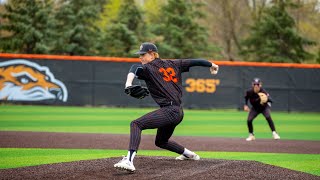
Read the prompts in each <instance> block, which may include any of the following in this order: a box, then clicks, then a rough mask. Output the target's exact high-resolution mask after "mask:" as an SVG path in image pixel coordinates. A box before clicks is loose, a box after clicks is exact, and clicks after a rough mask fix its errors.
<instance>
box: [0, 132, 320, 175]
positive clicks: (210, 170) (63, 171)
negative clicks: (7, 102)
mask: <svg viewBox="0 0 320 180" xmlns="http://www.w3.org/2000/svg"><path fill="white" fill-rule="evenodd" d="M0 137H1V138H0V147H1V148H4V147H16V148H84V149H124V152H125V150H126V149H127V146H128V141H129V136H128V135H108V134H79V133H42V132H10V131H7V132H6V131H0ZM173 139H174V140H176V141H177V142H179V143H181V144H182V145H185V146H186V147H187V148H189V149H192V150H195V151H200V150H201V151H233V152H234V151H240V152H277V153H279V152H280V153H284V152H285V153H304V154H309V153H311V154H319V153H320V152H319V150H320V144H319V142H318V141H295V140H280V141H275V140H272V139H260V140H259V139H258V140H257V141H255V142H246V141H244V139H237V138H209V137H173ZM153 140H154V136H151V135H148V136H142V142H141V146H140V149H158V148H157V147H156V146H155V145H154V143H153ZM120 159H121V158H120V157H119V158H108V159H98V160H87V161H77V162H69V163H57V164H47V165H40V166H33V167H24V168H14V169H3V170H0V179H130V180H133V179H183V180H189V179H198V180H200V179H201V180H202V179H290V180H295V179H297V180H298V179H299V180H301V179H308V180H309V179H311V180H312V179H320V176H314V175H311V174H307V173H303V172H298V171H293V170H289V169H285V168H280V167H276V166H271V165H267V164H263V163H260V162H256V161H235V160H217V159H214V160H213V159H201V160H200V161H177V160H175V159H174V158H169V157H144V156H137V157H136V158H135V160H134V165H135V167H136V169H137V170H136V172H135V173H128V172H124V171H119V170H116V169H114V168H113V164H114V163H116V162H117V161H119V160H120Z"/></svg>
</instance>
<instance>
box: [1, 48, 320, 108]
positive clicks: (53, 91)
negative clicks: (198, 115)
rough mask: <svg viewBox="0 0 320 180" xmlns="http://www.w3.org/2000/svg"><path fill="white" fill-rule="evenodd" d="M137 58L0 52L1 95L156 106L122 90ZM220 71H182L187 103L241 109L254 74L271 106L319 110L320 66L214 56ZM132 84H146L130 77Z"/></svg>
mask: <svg viewBox="0 0 320 180" xmlns="http://www.w3.org/2000/svg"><path fill="white" fill-rule="evenodd" d="M139 62H140V61H139V59H138V58H119V57H89V56H56V55H30V54H4V53H3V54H0V100H1V102H4V103H7V102H9V103H26V104H52V105H72V106H74V105H76V106H84V105H90V106H102V105H105V106H120V107H127V106H129V107H156V104H155V102H154V101H153V100H152V99H151V98H150V97H147V98H146V99H143V100H136V99H133V98H130V97H128V96H127V95H126V94H124V83H125V80H126V76H127V73H128V70H129V68H130V67H131V65H132V64H134V63H139ZM214 62H215V63H216V64H218V65H219V66H220V70H219V74H218V75H216V76H212V75H211V74H210V72H209V69H206V68H203V67H193V68H191V69H190V72H189V73H184V74H183V81H182V84H183V87H184V92H183V93H184V95H183V102H184V104H183V106H184V107H186V108H200V109H201V108H205V109H209V108H223V109H225V108H227V109H242V106H243V103H244V94H245V91H246V90H247V89H248V88H250V86H251V81H252V79H253V78H255V77H259V78H260V79H261V80H262V82H263V88H265V89H266V90H267V91H268V92H269V93H270V95H271V96H272V98H273V100H274V103H273V105H272V108H273V110H276V111H314V112H320V101H319V100H320V65H319V64H292V63H290V64H289V63H258V62H230V61H214ZM134 83H135V84H143V85H144V84H145V83H144V82H143V81H139V80H135V81H134Z"/></svg>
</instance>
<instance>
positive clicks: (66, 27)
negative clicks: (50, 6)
mask: <svg viewBox="0 0 320 180" xmlns="http://www.w3.org/2000/svg"><path fill="white" fill-rule="evenodd" d="M58 5H59V10H58V11H57V13H56V16H55V17H56V20H57V21H58V23H57V29H56V31H57V33H58V37H57V39H56V41H55V47H54V53H55V54H69V55H94V54H96V53H97V52H96V48H97V47H96V46H97V45H96V43H97V41H98V38H99V29H98V28H97V26H96V25H95V23H94V22H96V21H97V19H98V18H99V13H100V10H101V9H100V7H99V4H97V3H95V2H94V1H92V0H81V1H77V0H58Z"/></svg>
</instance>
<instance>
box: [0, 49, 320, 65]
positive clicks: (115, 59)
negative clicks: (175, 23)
mask: <svg viewBox="0 0 320 180" xmlns="http://www.w3.org/2000/svg"><path fill="white" fill-rule="evenodd" d="M0 58H24V59H39V60H41V59H44V60H73V61H109V62H140V60H139V58H126V57H101V56H62V55H44V54H9V53H0ZM210 61H212V62H214V63H216V64H218V65H220V66H255V67H283V68H320V64H296V63H269V62H241V61H216V60H210Z"/></svg>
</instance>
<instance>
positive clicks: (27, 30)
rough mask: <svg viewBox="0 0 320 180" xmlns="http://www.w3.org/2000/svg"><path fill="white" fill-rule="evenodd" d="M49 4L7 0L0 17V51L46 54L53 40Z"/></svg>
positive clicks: (51, 9) (35, 0)
mask: <svg viewBox="0 0 320 180" xmlns="http://www.w3.org/2000/svg"><path fill="white" fill-rule="evenodd" d="M52 11H53V2H52V1H51V0H47V1H41V0H28V1H26V0H10V1H8V3H7V4H5V12H4V13H2V14H0V16H1V17H0V18H1V19H3V23H2V24H1V26H0V31H5V32H7V33H1V34H0V35H1V36H0V49H2V50H3V51H4V52H8V53H28V54H35V53H38V54H41V53H49V52H50V46H51V45H50V44H51V41H52V39H53V37H54V24H55V21H54V18H53V12H52Z"/></svg>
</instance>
